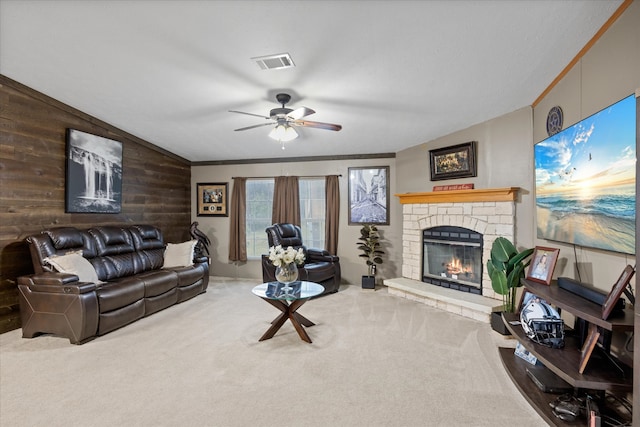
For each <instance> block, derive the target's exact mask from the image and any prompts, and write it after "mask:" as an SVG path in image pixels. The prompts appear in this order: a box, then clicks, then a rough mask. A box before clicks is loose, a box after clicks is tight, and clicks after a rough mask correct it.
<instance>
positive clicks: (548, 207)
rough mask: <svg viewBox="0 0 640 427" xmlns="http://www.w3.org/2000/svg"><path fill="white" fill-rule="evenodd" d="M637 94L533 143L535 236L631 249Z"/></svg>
mask: <svg viewBox="0 0 640 427" xmlns="http://www.w3.org/2000/svg"><path fill="white" fill-rule="evenodd" d="M636 108H637V106H636V99H635V96H634V95H631V96H628V97H626V98H624V99H622V100H620V101H618V102H616V103H615V104H613V105H610V106H609V107H607V108H605V109H603V110H601V111H599V112H597V113H596V114H594V115H592V116H589V117H587V118H585V119H584V120H581V121H579V122H578V123H576V124H574V125H573V126H571V127H568V128H566V129H565V130H563V131H561V132H559V133H557V134H555V135H553V136H550V137H549V138H547V139H545V140H543V141H540V142H539V143H537V144H536V145H535V147H534V156H535V173H536V182H535V191H536V220H537V235H538V238H542V239H547V240H554V241H559V242H565V243H569V244H574V245H578V246H584V247H589V248H596V249H602V250H606V251H613V252H619V253H625V254H634V253H635V218H636V191H635V182H636Z"/></svg>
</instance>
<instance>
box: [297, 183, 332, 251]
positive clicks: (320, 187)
mask: <svg viewBox="0 0 640 427" xmlns="http://www.w3.org/2000/svg"><path fill="white" fill-rule="evenodd" d="M298 185H299V187H300V222H301V224H300V228H301V229H302V241H303V242H304V245H305V246H306V247H308V248H318V249H323V248H324V220H325V203H326V201H325V194H324V178H304V179H303V178H300V180H299V181H298Z"/></svg>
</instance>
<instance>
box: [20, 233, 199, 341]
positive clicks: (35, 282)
mask: <svg viewBox="0 0 640 427" xmlns="http://www.w3.org/2000/svg"><path fill="white" fill-rule="evenodd" d="M26 242H27V244H28V245H29V249H30V251H31V258H32V261H33V267H34V274H30V275H27V276H20V277H19V278H18V293H19V300H20V315H21V320H22V336H23V337H25V338H32V337H34V336H36V335H39V334H42V333H50V334H56V335H60V336H63V337H67V338H69V341H70V342H71V343H73V344H82V343H84V342H86V341H88V340H91V339H92V338H94V337H96V336H100V335H104V334H106V333H108V332H110V331H113V330H115V329H118V328H120V327H122V326H124V325H127V324H129V323H131V322H134V321H136V320H138V319H141V318H143V317H145V316H149V315H150V314H152V313H155V312H157V311H160V310H163V309H165V308H167V307H169V306H171V305H174V304H177V303H180V302H183V301H186V300H188V299H190V298H193V297H195V296H196V295H199V294H201V293H204V292H205V291H206V289H207V286H208V283H209V258H208V257H199V258H194V259H193V265H186V266H183V267H167V268H164V265H163V264H164V256H165V247H166V245H165V243H164V239H163V236H162V232H161V231H160V229H159V228H157V227H154V226H152V225H124V226H97V227H93V228H90V229H88V230H78V229H76V228H74V227H59V228H52V229H49V230H45V231H43V232H41V233H40V234H36V235H33V236H29V237H27V239H26ZM74 252H75V253H76V254H77V255H81V256H82V258H84V259H85V260H86V261H87V262H88V264H90V267H91V266H92V267H93V269H94V270H95V273H96V276H97V278H98V280H97V281H95V282H90V281H89V282H88V281H84V282H83V281H80V277H79V276H78V275H76V274H72V273H60V272H57V271H56V270H55V269H54V268H53V267H52V266H51V264H50V263H51V258H50V257H54V256H61V255H67V254H70V253H74Z"/></svg>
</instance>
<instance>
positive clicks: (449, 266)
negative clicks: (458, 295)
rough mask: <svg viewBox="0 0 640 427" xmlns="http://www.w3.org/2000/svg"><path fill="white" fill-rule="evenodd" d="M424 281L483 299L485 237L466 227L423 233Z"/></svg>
mask: <svg viewBox="0 0 640 427" xmlns="http://www.w3.org/2000/svg"><path fill="white" fill-rule="evenodd" d="M422 243H423V250H422V281H423V282H425V283H430V284H432V285H436V286H441V287H445V288H450V289H455V290H459V291H462V292H469V293H472V294H478V295H482V254H483V252H482V250H483V247H482V243H483V236H482V234H481V233H478V232H476V231H474V230H470V229H468V228H464V227H455V226H439V227H431V228H427V229H425V230H423V231H422Z"/></svg>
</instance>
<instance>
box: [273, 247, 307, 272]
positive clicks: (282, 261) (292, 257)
mask: <svg viewBox="0 0 640 427" xmlns="http://www.w3.org/2000/svg"><path fill="white" fill-rule="evenodd" d="M269 259H270V260H271V263H272V264H273V265H275V266H276V267H281V266H283V265H286V264H291V263H292V262H295V263H296V264H298V265H302V264H304V252H303V251H302V248H298V250H297V251H296V250H295V249H293V247H291V246H289V247H288V248H287V249H284V248H283V247H282V245H278V246H271V247H270V248H269Z"/></svg>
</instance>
